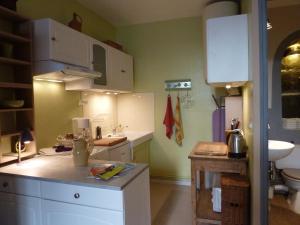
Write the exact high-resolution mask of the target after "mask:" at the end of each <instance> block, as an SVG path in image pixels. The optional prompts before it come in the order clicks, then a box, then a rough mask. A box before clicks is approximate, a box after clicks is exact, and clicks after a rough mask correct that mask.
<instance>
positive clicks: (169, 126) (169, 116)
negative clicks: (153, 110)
mask: <svg viewBox="0 0 300 225" xmlns="http://www.w3.org/2000/svg"><path fill="white" fill-rule="evenodd" d="M164 125H165V126H166V136H167V137H168V138H169V139H170V138H171V136H172V134H173V126H174V118H173V109H172V100H171V96H170V95H168V101H167V108H166V114H165V119H164Z"/></svg>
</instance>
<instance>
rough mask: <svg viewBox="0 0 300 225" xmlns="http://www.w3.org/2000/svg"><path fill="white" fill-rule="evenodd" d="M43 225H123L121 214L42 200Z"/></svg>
mask: <svg viewBox="0 0 300 225" xmlns="http://www.w3.org/2000/svg"><path fill="white" fill-rule="evenodd" d="M42 217H43V225H123V224H124V223H123V212H119V211H113V210H105V209H100V208H94V207H88V206H82V205H75V204H69V203H63V202H57V201H50V200H42Z"/></svg>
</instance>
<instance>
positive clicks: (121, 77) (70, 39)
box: [34, 19, 133, 92]
mask: <svg viewBox="0 0 300 225" xmlns="http://www.w3.org/2000/svg"><path fill="white" fill-rule="evenodd" d="M34 60H35V61H44V60H54V61H58V62H63V63H67V64H72V65H76V66H82V67H85V68H88V69H91V70H92V71H97V72H101V74H102V77H101V78H99V79H95V80H92V79H82V80H77V81H74V82H68V83H66V86H65V87H66V90H91V89H95V90H103V91H104V90H105V91H117V92H131V91H132V90H133V59H132V56H130V55H128V54H126V53H124V52H122V51H119V50H118V49H115V48H113V47H111V46H109V45H107V44H105V43H103V42H101V41H98V40H96V39H93V38H91V37H89V36H87V35H85V34H82V33H80V32H78V31H75V30H73V29H71V28H70V27H68V26H65V25H63V24H61V23H58V22H56V21H55V20H52V19H40V20H35V21H34Z"/></svg>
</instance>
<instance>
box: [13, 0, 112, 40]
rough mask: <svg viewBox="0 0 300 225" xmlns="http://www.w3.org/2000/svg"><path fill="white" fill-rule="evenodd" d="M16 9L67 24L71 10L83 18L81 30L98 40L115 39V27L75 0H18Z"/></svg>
mask: <svg viewBox="0 0 300 225" xmlns="http://www.w3.org/2000/svg"><path fill="white" fill-rule="evenodd" d="M17 11H18V12H20V13H22V14H23V15H26V16H28V17H30V18H32V19H39V18H52V19H55V20H57V21H58V22H61V23H63V24H68V23H69V22H70V21H71V20H72V18H73V12H76V13H77V14H79V15H80V16H81V17H82V19H83V25H82V32H83V33H86V34H88V35H89V36H92V37H94V38H96V39H98V40H101V41H102V40H106V39H111V40H114V39H115V35H116V29H115V28H114V27H113V26H112V25H111V24H110V23H108V22H107V21H105V20H104V19H102V18H101V17H99V16H98V15H96V14H95V13H94V12H92V11H90V10H89V9H87V8H85V7H83V6H82V5H81V4H79V3H78V2H77V1H75V0H51V1H49V0H19V1H18V5H17Z"/></svg>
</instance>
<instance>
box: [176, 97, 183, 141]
mask: <svg viewBox="0 0 300 225" xmlns="http://www.w3.org/2000/svg"><path fill="white" fill-rule="evenodd" d="M175 137H176V143H177V144H178V145H182V140H183V138H184V134H183V126H182V120H181V111H180V99H179V96H177V103H176V111H175Z"/></svg>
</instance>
